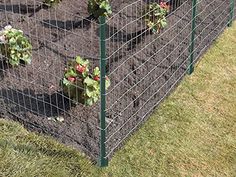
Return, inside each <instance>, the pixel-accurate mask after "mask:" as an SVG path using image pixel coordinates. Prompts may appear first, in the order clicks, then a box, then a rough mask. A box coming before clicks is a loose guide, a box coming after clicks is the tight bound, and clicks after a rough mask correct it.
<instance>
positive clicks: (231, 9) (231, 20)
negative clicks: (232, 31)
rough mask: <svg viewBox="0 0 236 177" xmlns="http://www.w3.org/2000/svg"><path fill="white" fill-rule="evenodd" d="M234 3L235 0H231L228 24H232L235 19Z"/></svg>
mask: <svg viewBox="0 0 236 177" xmlns="http://www.w3.org/2000/svg"><path fill="white" fill-rule="evenodd" d="M234 4H235V0H230V18H229V23H228V26H232V23H233V19H234Z"/></svg>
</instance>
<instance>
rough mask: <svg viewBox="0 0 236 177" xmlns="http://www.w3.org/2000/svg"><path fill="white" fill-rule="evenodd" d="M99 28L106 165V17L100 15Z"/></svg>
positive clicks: (102, 149)
mask: <svg viewBox="0 0 236 177" xmlns="http://www.w3.org/2000/svg"><path fill="white" fill-rule="evenodd" d="M99 22H100V24H99V29H100V57H101V58H100V70H101V74H100V80H101V81H100V88H101V89H100V90H101V91H100V95H101V105H100V128H101V130H100V157H99V166H100V167H105V166H107V165H108V159H107V158H106V144H105V141H106V130H105V128H106V87H105V86H106V41H105V40H106V37H105V35H106V17H104V16H100V17H99Z"/></svg>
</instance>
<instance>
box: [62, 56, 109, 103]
mask: <svg viewBox="0 0 236 177" xmlns="http://www.w3.org/2000/svg"><path fill="white" fill-rule="evenodd" d="M61 85H62V88H63V92H64V93H65V94H66V95H67V96H68V97H69V98H71V99H72V100H74V101H75V102H79V103H82V104H85V105H88V106H91V105H93V104H94V103H96V102H97V101H98V100H99V97H100V70H99V68H98V67H96V68H94V70H93V72H92V73H90V71H89V61H88V60H84V59H83V58H81V57H80V56H77V57H76V59H75V60H71V61H68V63H67V68H66V69H65V73H64V78H63V79H62V81H61ZM109 86H110V79H109V78H108V77H106V89H108V87H109Z"/></svg>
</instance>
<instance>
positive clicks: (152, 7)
mask: <svg viewBox="0 0 236 177" xmlns="http://www.w3.org/2000/svg"><path fill="white" fill-rule="evenodd" d="M168 12H169V5H167V3H165V2H161V3H160V4H158V3H151V4H149V5H148V6H147V8H146V9H145V10H144V12H143V14H144V20H145V22H146V24H147V26H148V28H149V29H150V30H152V32H153V33H159V32H160V30H161V29H163V28H165V27H166V26H167V20H166V15H167V13H168Z"/></svg>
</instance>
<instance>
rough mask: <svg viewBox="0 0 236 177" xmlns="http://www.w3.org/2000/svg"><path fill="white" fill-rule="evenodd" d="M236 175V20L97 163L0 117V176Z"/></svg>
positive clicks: (150, 176)
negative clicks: (131, 132)
mask: <svg viewBox="0 0 236 177" xmlns="http://www.w3.org/2000/svg"><path fill="white" fill-rule="evenodd" d="M54 176H55V177H74V176H86V177H88V176H92V177H96V176H98V177H99V176H102V177H139V176H140V177H158V176H165V177H166V176H168V177H169V176H219V177H223V176H230V177H235V176H236V24H234V26H233V28H229V29H227V30H226V31H225V33H224V34H223V35H222V36H221V37H220V38H219V40H217V42H215V44H214V45H213V46H212V47H211V49H210V50H208V52H207V54H205V55H204V56H203V58H202V60H201V62H199V63H198V64H197V66H196V69H195V72H194V73H193V75H191V76H187V77H186V78H185V79H184V81H183V82H182V83H181V85H180V86H179V87H178V88H177V89H176V91H175V92H174V93H173V94H172V95H171V96H170V97H169V98H168V99H166V100H165V101H164V103H162V105H161V106H160V107H159V109H157V110H156V111H155V112H154V114H153V115H152V116H151V118H150V119H149V120H148V121H147V122H146V123H145V124H144V125H143V126H142V128H141V129H140V130H139V131H138V132H136V133H135V134H134V136H132V137H131V138H130V139H129V140H127V143H126V145H125V146H124V147H123V148H122V149H121V150H119V151H118V152H117V153H116V154H115V156H114V157H113V159H112V160H111V161H110V164H109V167H107V168H104V169H99V168H98V167H96V166H94V165H92V164H91V162H90V161H89V160H87V159H86V156H85V155H82V154H81V153H79V152H78V151H76V150H73V149H70V148H68V147H65V146H63V145H61V144H59V143H57V142H56V141H54V140H52V139H50V138H47V137H43V136H38V135H36V134H33V133H29V132H28V131H26V130H25V129H24V128H23V127H22V126H20V125H19V124H17V123H13V122H9V121H5V120H0V177H54Z"/></svg>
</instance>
